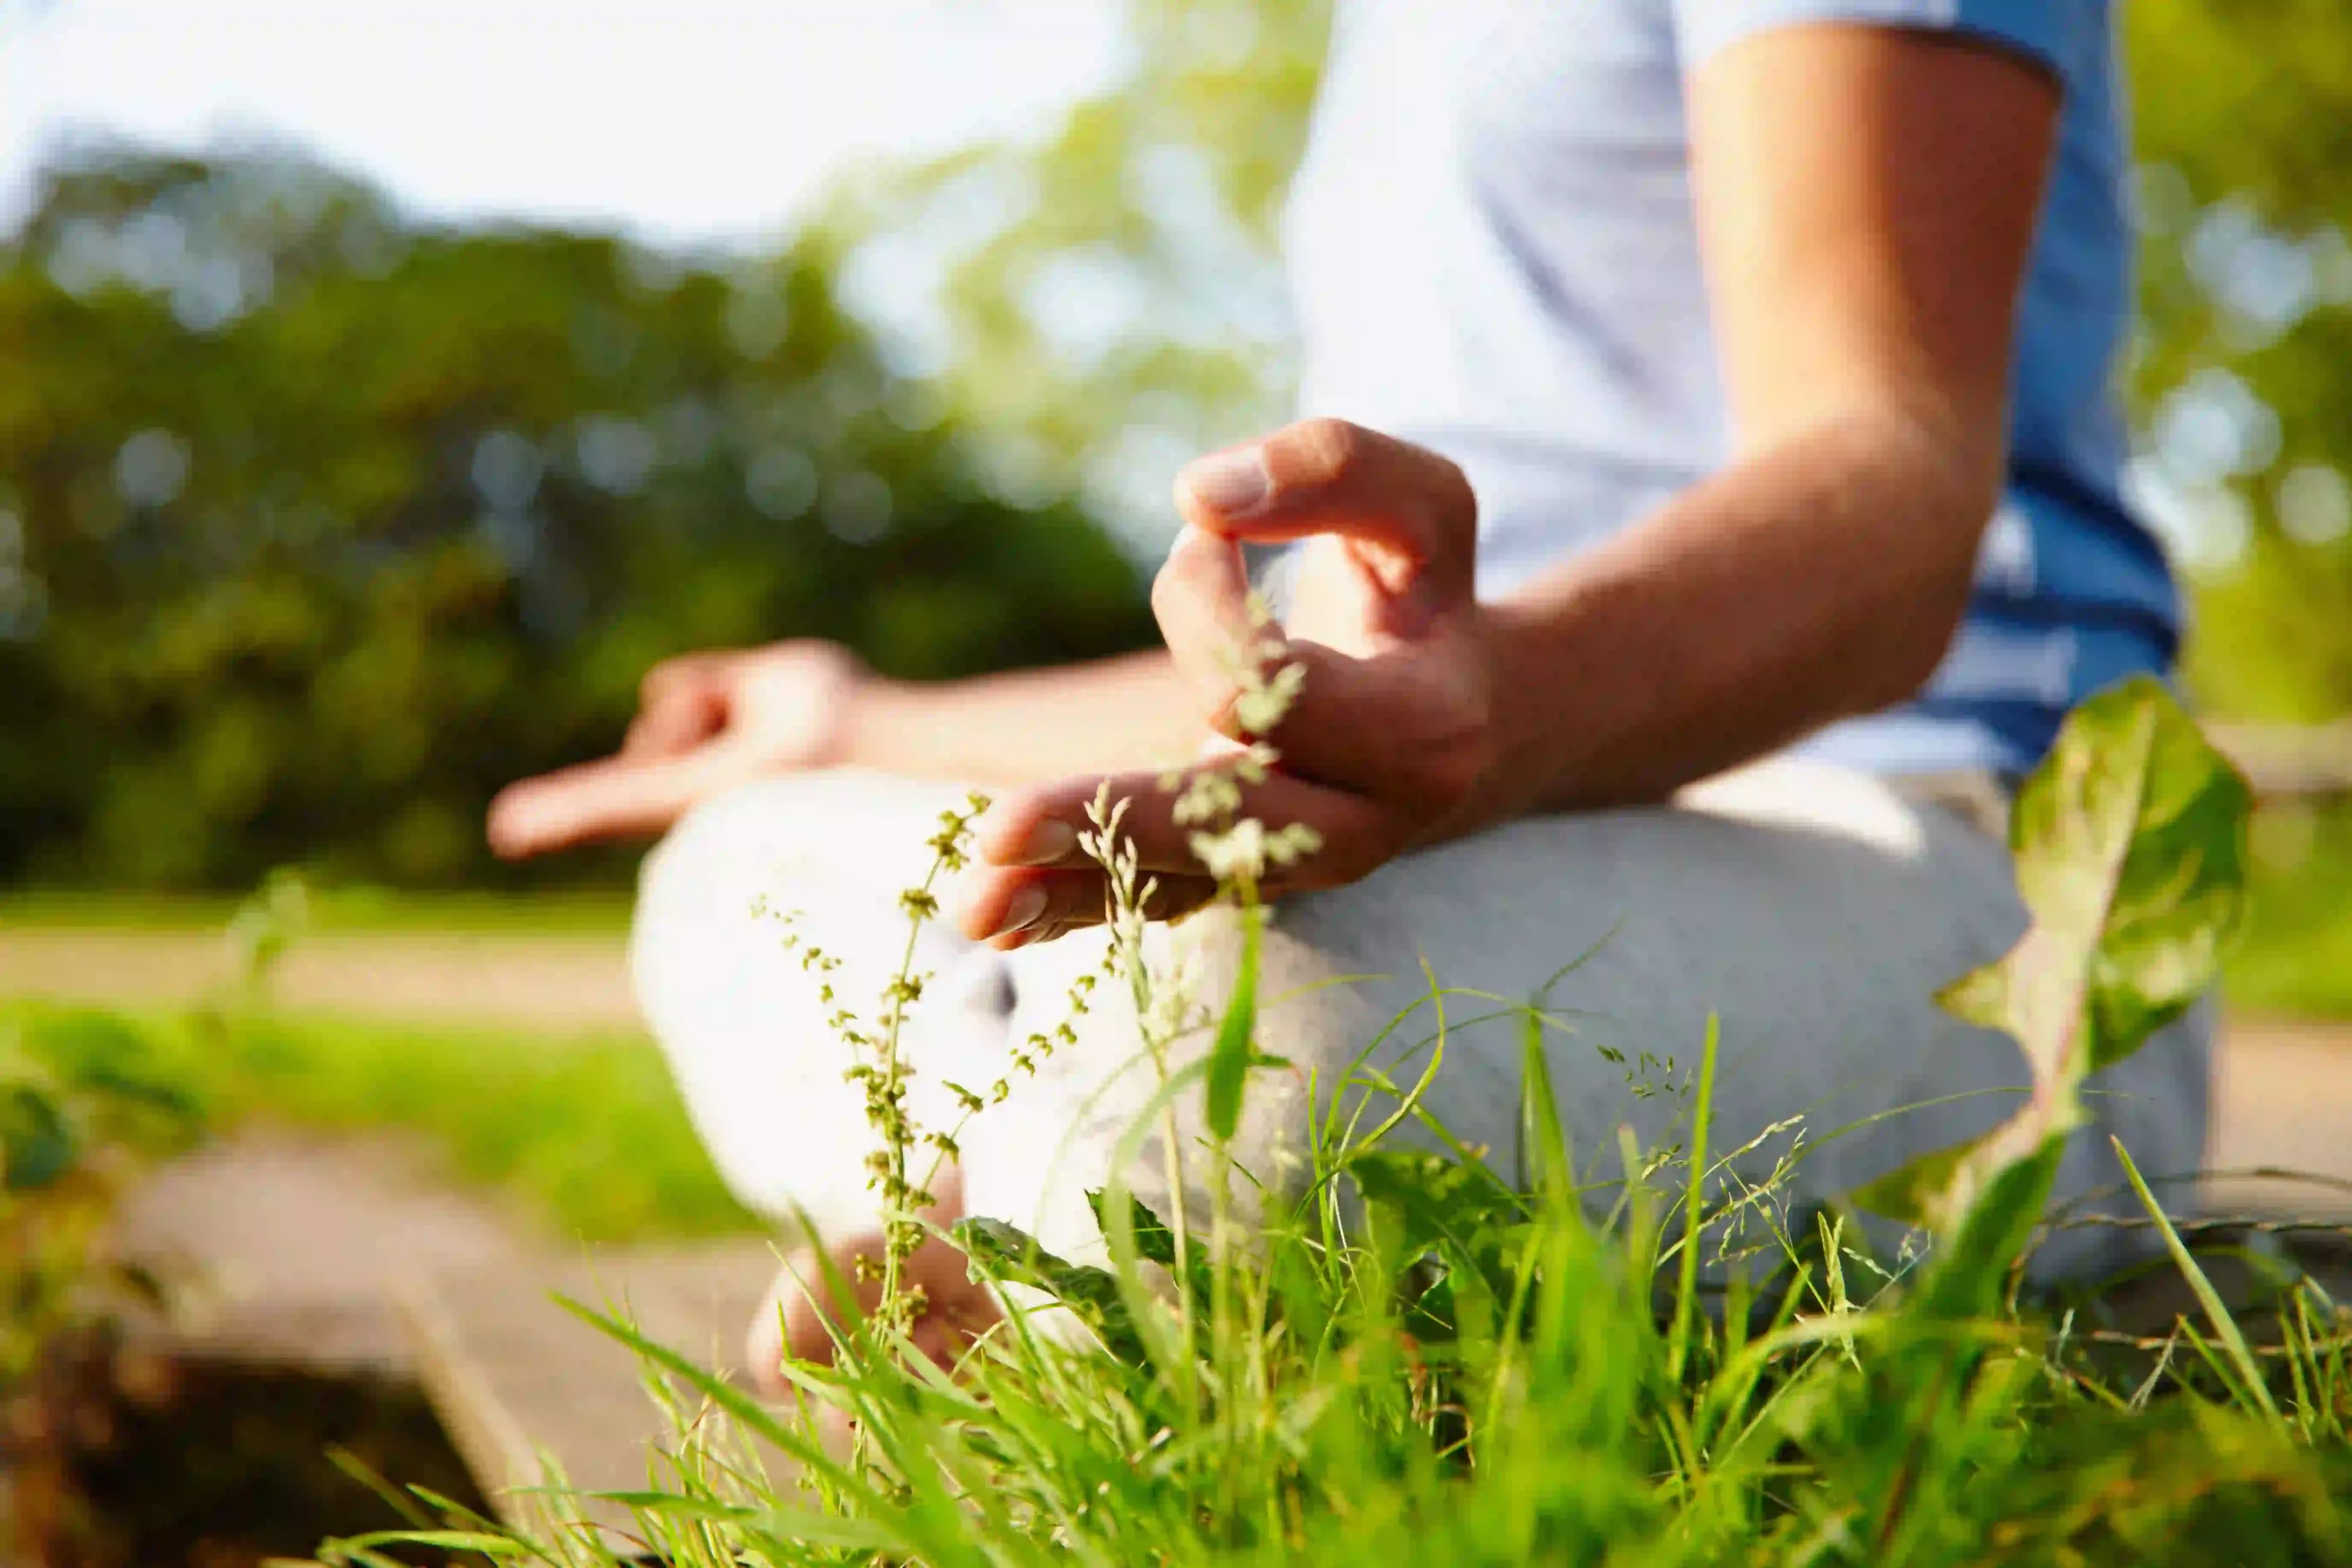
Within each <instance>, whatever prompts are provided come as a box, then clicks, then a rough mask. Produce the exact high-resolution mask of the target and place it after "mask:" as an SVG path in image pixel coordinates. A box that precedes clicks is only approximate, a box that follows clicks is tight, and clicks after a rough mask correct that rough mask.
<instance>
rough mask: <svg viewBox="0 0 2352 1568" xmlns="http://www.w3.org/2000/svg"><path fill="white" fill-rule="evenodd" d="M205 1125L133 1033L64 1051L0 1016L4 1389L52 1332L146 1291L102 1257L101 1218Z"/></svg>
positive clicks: (144, 1284)
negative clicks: (158, 1162) (157, 1162)
mask: <svg viewBox="0 0 2352 1568" xmlns="http://www.w3.org/2000/svg"><path fill="white" fill-rule="evenodd" d="M201 1127H202V1121H201V1117H200V1115H199V1113H198V1109H197V1106H196V1104H195V1102H194V1101H193V1100H191V1099H190V1098H189V1097H188V1096H187V1094H186V1093H185V1092H184V1091H183V1090H182V1089H181V1087H180V1086H179V1084H178V1083H177V1082H176V1081H175V1079H174V1078H173V1077H172V1076H171V1075H170V1074H169V1073H168V1072H167V1071H165V1070H164V1066H163V1065H162V1064H161V1063H160V1062H158V1061H157V1060H156V1058H155V1056H154V1055H153V1053H152V1052H150V1051H148V1050H147V1049H146V1048H145V1045H144V1043H143V1042H141V1041H140V1040H138V1039H137V1038H135V1037H132V1036H129V1035H125V1034H120V1033H106V1034H102V1035H100V1036H97V1037H96V1038H94V1039H93V1040H92V1041H91V1042H90V1043H89V1044H88V1046H87V1048H85V1049H82V1050H76V1051H61V1050H58V1049H56V1044H55V1042H54V1041H53V1040H51V1039H48V1038H46V1037H44V1036H42V1035H40V1034H38V1033H34V1034H30V1035H28V1032H27V1031H26V1030H25V1029H24V1028H23V1027H22V1026H21V1024H20V1023H19V1022H18V1021H17V1020H14V1019H10V1018H7V1017H6V1016H0V1387H5V1386H6V1385H7V1384H8V1383H9V1382H10V1381H11V1380H13V1379H15V1378H17V1377H18V1376H21V1375H22V1374H23V1373H24V1372H25V1371H28V1369H29V1368H30V1367H31V1366H32V1365H33V1362H34V1359H35V1358H36V1357H37V1356H38V1354H39V1353H40V1348H41V1347H42V1346H43V1345H45V1344H47V1343H48V1342H49V1341H50V1340H51V1338H52V1337H55V1336H57V1335H59V1334H62V1333H63V1332H65V1331H67V1330H69V1329H72V1328H74V1327H76V1326H78V1325H82V1324H83V1323H85V1322H87V1321H89V1320H91V1319H93V1318H96V1317H99V1316H102V1315H104V1314H106V1313H107V1311H108V1310H109V1309H110V1308H112V1307H114V1306H118V1305H119V1304H121V1303H122V1301H123V1300H124V1299H125V1298H126V1297H137V1296H143V1295H145V1294H146V1293H147V1292H148V1290H149V1281H147V1280H145V1278H144V1277H143V1276H141V1274H139V1273H138V1272H137V1271H136V1270H134V1269H126V1268H124V1267H122V1266H120V1265H119V1264H117V1263H115V1262H113V1261H112V1260H111V1259H109V1258H107V1254H106V1251H105V1247H104V1245H103V1236H104V1233H105V1228H106V1224H107V1220H108V1219H109V1218H110V1217H111V1215H112V1214H113V1213H114V1206H115V1203H116V1201H117V1200H118V1198H119V1196H120V1194H121V1193H122V1191H123V1190H124V1189H125V1188H126V1187H127V1186H128V1184H129V1183H130V1181H131V1180H133V1179H135V1178H136V1177H137V1176H138V1175H139V1174H140V1172H141V1171H142V1170H143V1169H144V1168H146V1167H147V1166H148V1165H149V1164H151V1163H152V1162H153V1161H154V1160H155V1159H158V1158H160V1157H162V1156H164V1155H167V1154H171V1153H174V1152H175V1151H177V1150H179V1149H181V1148H184V1147H186V1146H187V1145H189V1144H191V1143H192V1142H194V1141H195V1139H196V1138H197V1136H198V1134H199V1132H200V1131H201Z"/></svg>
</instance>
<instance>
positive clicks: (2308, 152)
mask: <svg viewBox="0 0 2352 1568" xmlns="http://www.w3.org/2000/svg"><path fill="white" fill-rule="evenodd" d="M2116 14H2117V17H2118V18H2119V21H2120V25H2121V26H2122V27H2123V28H2124V31H2125V34H2126V56H2127V59H2128V60H2129V61H2130V62H2131V81H2132V86H2133V95H2132V96H2133V98H2134V105H2133V107H2134V119H2135V130H2136V133H2137V139H2138V148H2139V152H2140V155H2141V157H2142V158H2143V160H2144V162H2145V163H2146V164H2147V165H2148V169H2149V174H2148V177H2147V178H2146V179H2145V180H2144V181H2143V193H2142V200H2141V202H2140V209H2141V212H2140V216H2141V218H2142V220H2143V231H2144V241H2143V248H2142V254H2141V260H2142V266H2141V272H2142V278H2143V287H2142V299H2141V309H2142V318H2143V320H2142V331H2141V333H2140V338H2139V345H2140V346H2139V353H2138V355H2137V356H2136V360H2135V363H2134V365H2133V367H2132V374H2131V387H2132V390H2133V394H2134V400H2135V402H2136V403H2137V405H2138V411H2139V413H2140V416H2141V421H2142V423H2143V428H2147V429H2148V430H2149V432H2150V434H2149V436H2148V438H2147V439H2146V441H2145V442H2144V443H2143V445H2144V446H2146V447H2147V448H2148V450H2149V451H2150V452H2151V453H2152V455H2153V456H2154V457H2156V458H2157V459H2158V460H2159V462H2160V464H2162V465H2163V466H2164V467H2165V470H2166V471H2167V472H2174V470H2176V469H2177V470H2179V471H2178V472H2176V473H2175V478H2176V479H2178V480H2185V481H2187V488H2188V489H2189V490H2190V491H2192V492H2194V491H2200V490H2206V489H2218V490H2219V491H2222V492H2223V494H2224V495H2225V496H2227V497H2230V498H2233V499H2231V500H2227V501H2224V502H2222V511H2221V513H2220V514H2221V515H2222V517H2224V518H2227V517H2228V516H2229V515H2230V514H2231V513H2233V512H2236V511H2237V510H2238V509H2241V508H2242V509H2243V515H2244V517H2245V520H2246V521H2247V522H2249V523H2250V524H2251V526H2252V536H2251V538H2250V539H2249V540H2248V541H2247V546H2246V548H2245V553H2244V555H2243V557H2242V558H2239V559H2237V560H2235V561H2233V562H2231V561H2222V562H2217V563H2215V564H2214V566H2213V567H2212V568H2211V570H2208V571H2207V572H2206V573H2205V574H2204V577H2203V580H2202V581H2200V583H2199V599H2200V601H2201V604H2200V605H2199V608H2200V610H2201V612H2202V613H2201V615H2200V616H2199V621H2198V626H2197V637H2196V638H2195V639H2194V641H2193V642H2192V645H2191V670H2192V672H2193V674H2194V676H2195V680H2196V685H2197V689H2198V691H2199V694H2200V695H2201V696H2202V697H2203V698H2204V700H2205V701H2206V702H2207V703H2208V704H2209V705H2212V706H2215V707H2217V708H2220V709H2222V710H2224V711H2227V712H2231V713H2234V714H2242V715H2245V716H2249V717H2256V718H2266V719H2275V720H2280V721H2309V720H2317V719H2324V718H2328V717H2331V716H2335V715H2338V714H2342V713H2345V712H2346V711H2347V710H2352V637H2347V636H2346V631H2345V628H2346V626H2347V625H2352V616H2347V615H2346V607H2347V605H2352V534H2346V533H2344V532H2342V531H2340V530H2334V531H2331V530H2330V529H2329V528H2328V527H2326V526H2321V527H2320V528H2319V530H2318V531H2317V532H2315V533H2314V532H2312V524H2313V523H2317V522H2320V521H2322V520H2319V519H2312V520H2309V521H2307V522H2306V523H2305V524H2304V525H2302V528H2303V531H2302V532H2301V535H2300V536H2299V535H2298V533H2297V532H2296V531H2295V530H2294V529H2290V526H2288V525H2289V524H2290V522H2292V521H2294V519H2293V518H2292V517H2291V516H2290V513H2292V512H2293V511H2294V508H2293V506H2292V505H2291V504H2290V502H2292V501H2293V500H2294V499H2295V496H2296V491H2295V490H2294V489H2293V488H2291V485H2290V476H2293V475H2295V474H2296V473H2297V472H2298V471H2299V470H2301V471H2305V472H2311V473H2316V474H2318V475H2320V476H2321V477H2320V478H2319V479H2317V480H2315V481H2314V480H2312V479H2305V480H2301V481H2295V482H2299V483H2301V484H2302V485H2304V486H2305V487H2306V488H2305V490H2304V492H2303V493H2304V495H2305V496H2306V497H2309V496H2311V495H2313V494H2318V495H2321V496H2324V494H2325V493H2326V492H2327V491H2329V490H2330V489H2331V488H2332V483H2331V481H2330V479H2328V478H2327V477H2326V476H2328V475H2331V474H2332V475H2333V476H2334V480H2333V484H2340V483H2341V482H2342V481H2343V479H2345V478H2346V476H2347V475H2352V446H2347V437H2346V428H2347V427H2346V423H2345V420H2344V418H2343V416H2342V411H2343V410H2344V409H2345V408H2346V407H2352V249H2348V248H2347V245H2346V236H2347V234H2352V157H2347V156H2346V141H2347V131H2346V127H2347V126H2352V69H2347V67H2346V63H2345V62H2346V61H2347V60H2352V15H2347V13H2346V10H2345V8H2344V7H2343V6H2340V5H2337V4H2335V0H2166V3H2165V4H2162V5H2150V6H2119V7H2117V10H2116ZM2241 394H2244V395H2243V396H2241ZM2181 399H2186V400H2188V401H2190V402H2196V401H2198V400H2203V401H2204V402H2205V403H2206V404H2207V405H2208V406H2209V407H2211V408H2213V409H2215V410H2216V411H2217V412H2218V411H2222V410H2224V409H2226V410H2227V411H2230V412H2227V413H2225V418H2227V419H2228V420H2229V421H2230V423H2235V424H2237V425H2239V426H2240V427H2241V428H2240V431H2239V435H2240V439H2239V440H2238V441H2237V442H2235V443H2234V445H2235V446H2236V451H2235V453H2234V455H2233V457H2231V459H2230V460H2228V461H2226V462H2224V463H2223V464H2222V471H2220V472H2218V473H2215V472H2209V471H2205V470H2206V468H2207V467H2208V465H2206V464H2204V463H2203V462H2202V461H2201V460H2200V459H2197V458H2194V457H2191V455H2190V454H2188V453H2187V452H2185V451H2183V450H2181V449H2180V448H2179V445H2178V444H2177V443H2176V444H2174V446H2172V447H2171V448H2167V447H2166V446H2165V443H2164V441H2163V439H2162V436H2163V434H2164V432H2165V428H2166V425H2165V420H2164V418H2163V417H2162V416H2163V414H2164V412H2165V407H2166V404H2167V403H2168V401H2172V400H2181ZM2184 459H2186V460H2184ZM2191 500H2192V504H2200V505H2205V506H2207V507H2208V508H2209V509H2210V507H2211V497H2210V496H2206V497H2203V498H2201V499H2200V498H2199V497H2197V496H2195V495H2192V498H2191ZM2323 510H2324V508H2323ZM2227 527H2228V525H2226V523H2225V524H2224V529H2225V532H2226V530H2227Z"/></svg>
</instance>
